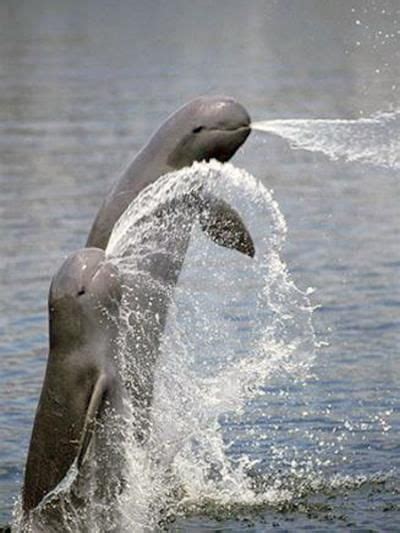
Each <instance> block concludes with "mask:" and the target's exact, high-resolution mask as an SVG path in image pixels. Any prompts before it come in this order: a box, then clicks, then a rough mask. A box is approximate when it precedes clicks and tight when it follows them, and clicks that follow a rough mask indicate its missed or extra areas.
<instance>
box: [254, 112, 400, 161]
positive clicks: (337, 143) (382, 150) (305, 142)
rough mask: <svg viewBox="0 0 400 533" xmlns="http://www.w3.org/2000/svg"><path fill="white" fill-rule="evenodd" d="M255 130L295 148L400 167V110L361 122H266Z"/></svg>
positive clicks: (322, 120) (259, 124)
mask: <svg viewBox="0 0 400 533" xmlns="http://www.w3.org/2000/svg"><path fill="white" fill-rule="evenodd" d="M252 129H254V130H259V131H263V132H267V133H272V134H274V135H279V136H280V137H282V138H283V139H286V140H287V141H289V143H290V145H291V146H292V148H296V149H302V150H309V151H311V152H322V153H323V154H325V155H326V156H328V157H329V158H330V159H333V160H337V159H344V160H346V161H350V162H360V163H366V164H372V165H377V166H381V167H386V168H394V169H399V168H400V156H399V154H400V140H399V139H400V135H399V133H400V111H393V112H385V113H383V112H381V113H378V114H376V115H374V116H372V117H369V118H360V119H348V120H347V119H287V120H265V121H262V122H255V123H253V124H252Z"/></svg>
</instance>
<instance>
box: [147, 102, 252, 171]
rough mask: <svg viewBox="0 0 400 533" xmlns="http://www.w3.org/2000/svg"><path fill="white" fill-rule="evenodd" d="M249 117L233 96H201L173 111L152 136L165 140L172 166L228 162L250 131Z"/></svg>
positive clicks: (177, 167)
mask: <svg viewBox="0 0 400 533" xmlns="http://www.w3.org/2000/svg"><path fill="white" fill-rule="evenodd" d="M250 122H251V121H250V116H249V114H248V113H247V111H246V109H245V108H244V107H243V106H242V105H241V104H239V103H238V102H236V100H234V99H233V98H229V97H226V96H202V97H200V98H196V99H195V100H193V101H192V102H189V103H188V104H186V105H185V106H184V107H182V108H181V109H179V110H178V111H177V112H176V113H174V114H173V115H172V116H171V117H170V118H169V119H168V120H167V121H166V122H165V124H164V125H163V126H162V127H161V128H160V130H159V131H158V132H157V133H156V135H155V136H154V137H153V139H159V138H161V139H163V141H164V143H165V139H167V138H168V142H167V145H168V146H167V163H168V165H169V166H170V167H172V168H174V169H179V168H182V167H184V166H190V165H191V164H192V163H193V162H194V161H209V160H210V159H217V160H218V161H221V162H225V161H228V160H229V159H230V158H231V157H232V156H233V155H234V153H235V152H236V150H238V148H239V147H240V146H241V145H242V144H243V143H244V141H245V140H246V139H247V137H248V136H249V134H250V131H251V129H250Z"/></svg>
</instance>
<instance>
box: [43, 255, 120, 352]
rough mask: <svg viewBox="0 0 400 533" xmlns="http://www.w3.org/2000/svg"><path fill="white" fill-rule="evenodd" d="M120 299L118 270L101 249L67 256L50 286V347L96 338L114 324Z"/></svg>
mask: <svg viewBox="0 0 400 533" xmlns="http://www.w3.org/2000/svg"><path fill="white" fill-rule="evenodd" d="M120 300H121V287H120V279H119V276H118V272H117V269H116V268H115V267H114V266H113V265H111V264H110V263H108V262H106V260H105V254H104V250H100V249H98V248H85V249H83V250H80V251H78V252H76V253H74V254H72V255H71V256H69V257H68V258H67V259H66V260H65V262H64V263H63V265H62V266H61V268H60V269H59V270H58V272H57V273H56V274H55V276H54V278H53V280H52V283H51V286H50V292H49V318H50V347H55V346H56V347H57V348H58V349H61V350H64V349H65V350H67V349H70V348H71V347H72V346H75V345H80V344H82V343H84V342H85V341H87V340H89V339H90V338H91V337H93V338H96V336H98V337H100V336H101V335H99V333H100V332H104V331H106V330H107V329H108V328H109V327H111V325H112V324H115V322H116V317H117V316H118V306H119V302H120Z"/></svg>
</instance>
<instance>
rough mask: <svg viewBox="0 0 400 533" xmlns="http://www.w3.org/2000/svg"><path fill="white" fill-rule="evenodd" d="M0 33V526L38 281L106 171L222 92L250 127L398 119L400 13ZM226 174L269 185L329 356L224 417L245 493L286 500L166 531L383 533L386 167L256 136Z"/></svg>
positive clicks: (1, 12)
mask: <svg viewBox="0 0 400 533" xmlns="http://www.w3.org/2000/svg"><path fill="white" fill-rule="evenodd" d="M0 29H1V31H0V88H1V90H0V148H1V160H0V192H1V194H0V219H1V229H2V230H1V239H0V257H1V260H0V357H1V359H0V364H1V377H0V418H1V423H0V427H1V438H0V500H1V503H0V521H1V522H6V521H8V520H9V519H10V516H11V510H12V505H13V502H14V500H15V498H16V496H17V494H18V491H19V488H20V484H21V479H22V478H21V476H22V470H23V465H24V461H25V457H26V451H27V446H28V442H29V437H30V431H31V427H32V421H33V415H34V410H35V407H36V403H37V399H38V394H39V391H40V386H41V382H42V379H43V373H44V369H45V362H46V350H47V311H46V298H47V291H48V286H49V282H50V279H51V276H52V274H53V273H54V271H55V269H56V268H57V267H58V266H59V265H60V264H61V262H62V260H63V258H64V257H65V256H66V255H67V254H68V253H70V252H72V251H74V250H76V249H78V248H79V247H81V246H82V245H83V244H84V242H85V240H86V236H87V233H88V230H89V227H90V224H91V222H92V219H93V217H94V215H95V213H96V209H97V208H98V207H99V205H100V203H101V201H102V198H103V197H104V194H105V193H106V191H107V188H108V187H109V185H110V184H111V183H112V182H113V180H114V179H115V176H116V175H117V174H118V172H119V171H120V169H121V168H123V167H124V166H125V164H126V163H127V161H128V160H129V158H131V157H132V156H133V154H134V153H135V152H136V151H137V150H138V149H139V148H140V147H141V146H142V144H143V143H144V142H145V141H146V140H147V138H148V136H149V135H150V134H151V133H152V131H154V129H156V128H157V127H158V125H159V124H160V122H161V121H162V120H164V119H165V118H166V116H167V115H168V114H169V113H171V112H172V111H174V110H175V109H176V108H177V107H178V106H179V105H181V104H183V103H185V102H186V101H188V100H190V99H191V98H193V97H196V96H198V95H199V94H209V93H212V94H216V93H226V94H230V95H232V96H234V97H236V98H237V99H238V100H240V101H241V102H242V103H243V104H244V105H245V106H246V107H247V109H248V110H249V112H250V114H251V116H252V117H253V118H254V119H255V120H272V119H279V120H282V119H294V118H297V119H313V118H320V119H321V118H324V119H343V118H344V119H353V120H354V119H359V118H363V117H370V116H374V115H375V114H376V113H380V112H395V111H396V110H398V109H399V108H400V106H399V104H400V102H399V99H400V98H399V92H398V91H399V90H398V86H397V85H398V79H399V74H400V72H399V64H400V63H399V54H400V46H399V33H398V32H399V30H400V13H399V7H398V3H397V2H395V1H393V2H390V1H383V0H382V1H373V0H371V1H367V2H361V1H354V2H350V3H349V2H347V1H345V0H339V1H335V2H329V3H328V2H324V3H321V2H318V1H316V0H315V1H312V0H300V1H297V2H290V1H286V0H281V1H279V2H262V1H258V0H257V1H253V2H251V3H248V2H240V1H236V0H234V1H225V0H223V1H220V2H218V3H217V4H216V3H215V2H211V1H208V0H207V1H203V0H202V1H200V0H196V1H194V2H190V6H189V4H188V3H187V2H184V1H178V0H173V1H169V2H164V1H150V2H146V3H144V2H133V3H132V2H127V1H124V0H119V1H117V2H114V3H112V4H111V3H109V2H106V1H103V0H100V1H96V2H95V1H94V0H86V1H85V2H68V3H66V2H61V1H60V0H59V1H56V2H54V1H50V0H48V1H47V0H32V1H31V2H29V3H27V2H23V1H21V0H17V1H11V0H10V1H5V2H2V4H1V6H0ZM368 140H369V141H370V143H371V146H376V145H379V146H380V145H381V144H379V143H382V139H381V138H379V139H378V138H377V139H374V137H373V135H372V136H371V138H370V139H368ZM356 141H357V139H355V141H354V143H355V146H357V142H356ZM351 142H352V140H351V139H349V140H348V143H351ZM394 147H395V145H394ZM392 155H393V156H394V157H395V156H396V154H393V152H392ZM234 162H235V164H236V165H237V166H239V167H244V168H246V169H248V170H249V171H251V173H252V174H254V175H255V176H256V177H257V178H259V179H260V180H261V181H262V183H263V184H264V185H265V186H266V187H268V188H272V189H274V197H275V199H276V200H277V201H278V203H279V206H280V210H281V212H282V213H283V215H284V217H285V219H286V224H287V227H288V235H287V241H286V245H285V248H284V250H283V252H282V254H283V258H284V259H285V261H286V263H287V265H288V269H289V271H290V273H291V276H292V278H293V279H294V281H295V282H296V284H297V286H298V287H300V288H302V289H306V288H307V287H309V286H311V287H314V288H315V289H316V291H315V293H314V294H313V295H312V296H311V299H312V302H313V304H315V305H318V306H319V308H318V309H317V310H315V312H314V315H313V322H314V328H315V330H316V333H317V337H318V340H319V341H324V342H325V343H326V346H324V347H322V346H321V347H320V348H319V349H318V350H317V353H316V357H315V361H314V365H313V372H314V378H313V379H310V380H307V381H306V382H305V383H304V382H299V383H296V381H293V380H288V381H287V382H284V381H282V380H281V381H279V380H278V382H276V383H272V382H271V383H269V382H266V383H265V387H264V394H263V396H262V397H261V398H259V399H258V400H257V402H256V404H251V402H250V404H249V405H248V406H247V408H246V409H244V411H243V413H241V416H240V417H237V418H236V419H235V420H232V419H229V420H226V421H224V420H221V425H222V426H223V427H224V428H225V429H224V431H225V434H226V435H232V434H234V433H235V432H238V433H239V434H240V435H241V438H240V439H238V440H237V442H238V445H237V447H236V448H235V447H234V448H233V449H232V450H231V454H232V457H237V456H240V455H244V454H246V455H248V456H252V457H253V458H255V459H257V460H258V461H259V462H258V470H259V472H258V473H257V475H256V474H255V479H256V483H258V484H260V487H259V491H260V492H261V493H262V492H263V491H264V492H265V491H267V490H269V489H270V488H271V487H276V483H279V489H282V490H286V491H289V492H291V493H292V494H297V497H292V498H291V499H289V500H288V501H286V500H284V499H283V498H282V499H281V500H280V501H278V503H277V504H275V505H272V504H271V506H261V507H257V506H255V507H254V506H253V507H251V506H246V505H244V506H242V507H241V506H240V505H235V504H234V502H231V505H229V504H228V505H227V506H225V507H224V506H219V505H215V504H214V503H213V502H210V503H209V505H204V506H203V507H200V508H195V509H194V510H193V516H189V514H190V513H188V510H187V509H186V510H185V512H186V515H185V516H184V517H180V518H178V520H177V522H176V524H175V525H170V526H169V527H170V528H171V529H172V530H177V531H179V530H183V531H203V530H211V531H212V530H225V531H240V530H243V529H246V530H254V531H263V530H265V529H269V528H272V527H275V528H276V529H277V530H279V529H280V530H293V531H298V530H301V529H306V528H311V527H313V528H314V529H315V530H318V529H320V530H324V531H327V530H337V529H339V528H344V529H345V528H350V527H353V528H359V529H361V528H370V529H372V530H385V529H386V530H395V529H397V528H398V527H399V506H400V497H399V489H398V486H399V442H400V441H399V435H400V419H399V383H400V379H399V378H400V364H399V360H398V349H399V342H400V323H399V322H400V320H399V312H400V283H399V266H400V248H399V241H398V227H399V223H400V210H399V207H398V206H399V194H400V182H399V177H398V169H397V168H394V167H391V166H390V165H386V166H379V165H374V164H371V162H369V164H368V163H367V164H365V163H363V162H362V161H353V162H349V161H345V160H344V159H340V158H339V159H337V160H334V161H333V160H331V159H330V158H329V157H328V156H327V155H325V154H324V153H317V152H310V151H306V150H298V149H297V150H293V149H292V148H291V146H290V145H289V143H288V142H287V141H286V140H284V139H281V138H279V137H276V136H269V135H266V134H261V133H253V134H252V135H251V136H250V138H249V139H248V141H247V142H246V144H245V146H244V147H243V148H242V149H241V150H240V152H239V153H238V154H237V156H236V157H235V159H234ZM188 279H190V276H189V278H188ZM238 335H239V336H240V328H239V333H238ZM260 435H265V438H262V439H261V438H260ZM260 472H261V475H258V474H259V473H260Z"/></svg>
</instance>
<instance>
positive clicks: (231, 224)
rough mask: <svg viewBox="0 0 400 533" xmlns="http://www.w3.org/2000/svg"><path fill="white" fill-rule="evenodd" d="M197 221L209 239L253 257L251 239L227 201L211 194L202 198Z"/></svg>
mask: <svg viewBox="0 0 400 533" xmlns="http://www.w3.org/2000/svg"><path fill="white" fill-rule="evenodd" d="M202 204H203V205H202V208H201V211H200V216H199V222H200V226H201V229H202V230H203V231H204V232H205V233H206V234H207V235H208V236H209V237H210V239H211V240H212V241H213V242H215V243H216V244H219V245H220V246H224V247H225V248H232V249H234V250H237V251H238V252H241V253H242V254H245V255H248V256H249V257H254V255H255V248H254V243H253V239H252V238H251V235H250V233H249V231H248V229H247V228H246V226H245V224H244V222H243V220H242V219H241V218H240V215H239V213H238V212H237V211H235V210H234V209H233V208H232V207H231V206H230V205H229V204H228V203H227V202H225V201H224V200H221V199H219V198H215V197H213V196H207V197H203V198H202Z"/></svg>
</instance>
